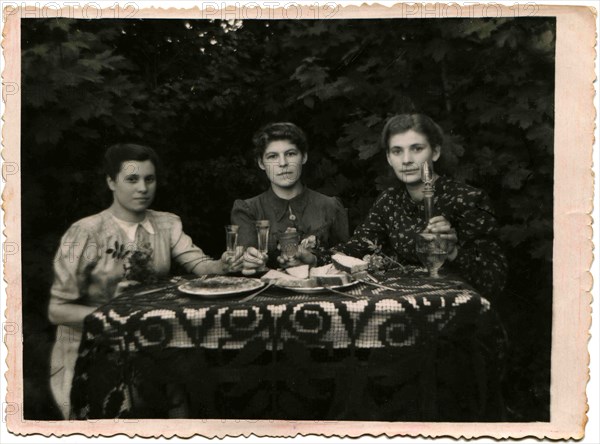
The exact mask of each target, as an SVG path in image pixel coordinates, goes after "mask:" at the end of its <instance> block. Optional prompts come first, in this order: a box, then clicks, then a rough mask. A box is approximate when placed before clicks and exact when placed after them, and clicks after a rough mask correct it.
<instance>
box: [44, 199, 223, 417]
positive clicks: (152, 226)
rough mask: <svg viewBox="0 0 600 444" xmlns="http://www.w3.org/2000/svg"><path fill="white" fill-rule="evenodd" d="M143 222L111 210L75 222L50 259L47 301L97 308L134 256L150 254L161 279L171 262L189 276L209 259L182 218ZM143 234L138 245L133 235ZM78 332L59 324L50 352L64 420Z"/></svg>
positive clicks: (162, 216)
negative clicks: (127, 219)
mask: <svg viewBox="0 0 600 444" xmlns="http://www.w3.org/2000/svg"><path fill="white" fill-rule="evenodd" d="M146 214H147V218H146V219H145V220H144V221H143V222H141V223H139V224H137V225H139V227H138V226H131V224H128V223H125V222H124V221H119V220H117V219H116V218H115V217H114V216H113V215H112V213H111V212H110V211H109V210H105V211H102V212H100V213H98V214H95V215H93V216H90V217H86V218H85V219H81V220H80V221H78V222H76V223H74V224H73V225H72V226H71V227H70V228H69V229H68V230H67V232H66V233H65V235H64V236H63V237H62V239H61V243H60V247H59V249H58V251H57V253H56V256H55V258H54V264H53V265H54V283H53V285H52V288H51V290H50V298H51V301H54V302H56V301H62V302H67V303H76V304H81V305H85V306H89V307H99V306H100V305H102V304H105V303H106V302H108V301H109V300H110V299H111V298H112V297H113V296H114V293H115V290H116V288H117V284H118V283H119V282H120V281H121V280H122V279H124V277H125V274H126V269H127V266H128V265H130V258H131V257H132V256H133V253H134V252H136V251H140V250H141V249H144V251H146V252H151V256H150V260H149V262H148V265H149V267H148V268H150V269H151V270H149V272H152V273H154V274H155V275H156V276H165V275H167V274H168V272H169V270H170V268H171V260H175V261H176V262H178V263H179V264H181V265H182V266H183V267H184V268H185V269H186V270H187V271H188V272H190V273H193V272H194V269H195V268H196V267H197V266H198V265H199V264H201V263H203V262H206V261H210V260H212V258H210V257H209V256H207V255H206V254H204V252H203V251H202V250H201V249H200V248H198V247H197V246H196V245H194V243H193V242H192V239H191V238H190V237H189V236H188V235H186V234H185V233H184V232H183V229H182V225H181V219H180V218H179V217H178V216H176V215H174V214H171V213H164V212H159V211H152V210H147V212H146ZM138 230H143V231H142V233H143V236H140V237H139V238H138V239H139V240H140V241H142V240H143V245H138V243H140V244H141V242H136V241H135V240H133V241H132V234H133V233H136V232H137V231H138ZM80 341H81V330H80V329H78V328H74V327H70V326H67V325H59V326H58V328H57V331H56V340H55V343H54V347H53V349H52V357H51V364H50V387H51V389H52V394H53V395H54V399H55V401H56V404H57V406H58V407H59V409H60V410H61V412H62V414H63V416H64V418H65V419H68V418H69V416H70V406H71V403H70V393H71V385H72V381H73V375H74V370H75V362H76V361H77V353H78V349H79V343H80Z"/></svg>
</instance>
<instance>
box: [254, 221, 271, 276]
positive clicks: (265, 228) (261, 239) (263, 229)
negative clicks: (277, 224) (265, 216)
mask: <svg viewBox="0 0 600 444" xmlns="http://www.w3.org/2000/svg"><path fill="white" fill-rule="evenodd" d="M255 226H256V234H257V236H258V245H257V247H258V251H260V252H261V253H262V254H264V255H265V256H266V255H267V254H268V252H269V227H270V225H269V221H268V220H257V221H256V225H255ZM266 269H267V267H265V266H263V267H261V268H259V269H258V270H257V271H264V270H266Z"/></svg>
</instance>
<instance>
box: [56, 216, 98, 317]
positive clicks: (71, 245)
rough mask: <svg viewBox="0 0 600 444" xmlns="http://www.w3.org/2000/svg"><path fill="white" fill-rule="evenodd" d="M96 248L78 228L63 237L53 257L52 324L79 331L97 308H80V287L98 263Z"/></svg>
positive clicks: (81, 306) (72, 229) (84, 283)
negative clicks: (86, 318) (87, 317)
mask: <svg viewBox="0 0 600 444" xmlns="http://www.w3.org/2000/svg"><path fill="white" fill-rule="evenodd" d="M97 248H98V246H97V244H96V243H94V242H93V241H92V242H91V241H90V235H89V234H88V233H87V232H86V231H85V230H83V229H81V228H80V227H78V226H77V225H74V226H72V227H71V228H69V230H68V231H67V232H66V233H65V235H64V236H63V237H62V239H61V242H60V247H59V249H58V251H57V252H56V255H55V257H54V264H53V265H54V267H53V268H54V282H53V283H52V288H51V289H50V303H49V305H48V319H49V320H50V322H51V323H53V324H61V325H67V326H70V327H76V328H81V327H82V326H83V320H84V319H85V317H86V316H87V315H89V314H90V313H92V312H93V311H94V310H95V309H96V307H89V306H86V305H83V304H80V303H79V301H80V300H81V298H82V296H83V295H82V292H85V291H86V290H87V289H84V288H83V287H84V286H85V285H86V282H87V281H88V276H89V274H90V272H91V270H92V269H93V268H94V266H95V264H96V263H97Z"/></svg>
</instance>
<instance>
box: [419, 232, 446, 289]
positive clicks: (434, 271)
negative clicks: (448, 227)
mask: <svg viewBox="0 0 600 444" xmlns="http://www.w3.org/2000/svg"><path fill="white" fill-rule="evenodd" d="M415 241H416V251H417V256H418V257H419V260H420V261H421V263H422V264H423V265H424V266H425V267H427V271H429V277H431V278H439V277H440V275H439V273H438V270H439V269H440V267H441V266H442V265H443V264H444V262H445V261H446V257H448V253H450V252H451V251H452V247H453V245H454V241H453V240H452V239H449V238H448V237H446V236H442V235H440V234H434V233H427V232H423V233H416V235H415Z"/></svg>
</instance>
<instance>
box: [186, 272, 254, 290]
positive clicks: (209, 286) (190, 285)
mask: <svg viewBox="0 0 600 444" xmlns="http://www.w3.org/2000/svg"><path fill="white" fill-rule="evenodd" d="M261 285H262V283H261V282H260V281H258V280H257V279H249V278H242V277H234V276H209V277H206V278H198V279H194V280H191V281H188V282H186V283H185V284H182V285H180V286H179V289H180V290H181V291H183V292H184V293H191V294H224V293H228V292H232V293H233V292H235V293H238V292H244V291H250V290H254V289H256V288H260V286H261Z"/></svg>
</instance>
